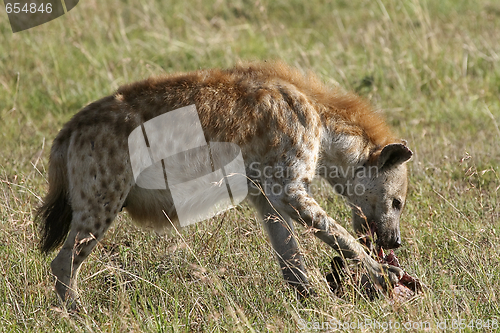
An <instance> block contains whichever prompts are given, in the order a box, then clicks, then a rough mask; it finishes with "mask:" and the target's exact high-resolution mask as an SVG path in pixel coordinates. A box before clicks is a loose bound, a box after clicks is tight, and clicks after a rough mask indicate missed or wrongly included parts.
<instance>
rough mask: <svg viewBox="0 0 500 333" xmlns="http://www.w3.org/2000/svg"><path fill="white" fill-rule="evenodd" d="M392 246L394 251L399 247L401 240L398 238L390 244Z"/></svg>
mask: <svg viewBox="0 0 500 333" xmlns="http://www.w3.org/2000/svg"><path fill="white" fill-rule="evenodd" d="M392 246H393V248H394V249H397V248H398V247H400V246H401V238H400V237H398V238H397V239H396V241H395V242H394V243H393V244H392Z"/></svg>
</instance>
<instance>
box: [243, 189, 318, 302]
mask: <svg viewBox="0 0 500 333" xmlns="http://www.w3.org/2000/svg"><path fill="white" fill-rule="evenodd" d="M251 198H252V199H251V201H252V203H253V204H254V205H255V206H256V208H257V210H258V211H259V214H260V216H261V218H262V220H263V224H264V227H265V229H266V231H267V234H268V235H269V240H270V241H271V244H272V246H273V249H274V250H275V252H276V258H277V259H278V262H279V265H280V268H281V271H282V273H283V277H284V279H285V281H286V282H288V283H289V284H290V285H291V286H293V287H294V288H295V289H296V290H297V292H298V293H299V295H300V296H301V297H302V296H307V295H308V294H309V292H310V291H309V281H308V280H307V276H306V272H305V268H304V264H303V262H302V261H303V260H302V254H301V253H300V251H299V247H298V244H297V240H296V239H295V236H294V227H293V221H292V219H291V218H290V216H288V214H286V213H285V212H278V211H277V210H276V209H275V208H274V207H272V206H271V205H270V204H269V201H268V199H267V198H266V197H264V196H263V195H262V194H260V195H258V196H255V197H251Z"/></svg>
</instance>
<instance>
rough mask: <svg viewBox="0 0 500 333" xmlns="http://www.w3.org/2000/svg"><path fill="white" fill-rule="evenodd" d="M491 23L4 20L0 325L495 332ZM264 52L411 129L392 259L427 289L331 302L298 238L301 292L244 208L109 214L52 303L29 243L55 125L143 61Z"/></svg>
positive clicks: (118, 7)
mask: <svg viewBox="0 0 500 333" xmlns="http://www.w3.org/2000/svg"><path fill="white" fill-rule="evenodd" d="M2 15H5V14H3V13H2ZM499 32H500V5H498V4H497V3H496V2H495V1H486V0H477V1H474V2H467V1H453V0H444V1H425V0H406V1H396V0H387V1H371V0H362V1H350V2H349V1H344V0H336V1H320V0H317V1H308V2H303V1H298V0H292V1H288V2H284V1H273V2H271V1H261V0H259V1H256V2H248V1H216V2H214V3H210V4H209V3H206V2H202V1H201V0H187V1H183V2H169V1H162V2H146V1H139V2H125V1H124V2H119V1H116V0H111V1H108V2H106V3H103V2H96V1H93V0H88V1H81V2H80V4H79V5H78V6H77V7H76V8H75V9H74V10H72V11H71V12H70V13H69V14H67V15H65V16H63V17H61V18H59V19H57V20H55V21H53V22H51V23H48V24H45V25H43V26H40V27H37V28H35V29H31V30H28V31H26V32H22V33H17V34H12V33H11V31H10V27H9V26H8V22H7V20H2V21H1V22H0V118H1V119H0V124H1V125H0V142H1V148H0V272H1V273H0V274H1V275H2V277H1V278H0V301H1V304H2V306H1V307H0V330H2V331H3V330H4V331H51V332H52V331H69V330H78V331H92V332H93V331H97V332H101V331H134V332H135V331H161V332H163V331H176V332H177V331H181V332H185V331H215V332H219V331H252V330H254V331H258V332H260V331H266V330H268V331H273V332H274V331H276V332H285V331H298V330H300V329H301V328H303V327H304V326H306V324H307V325H309V328H314V327H312V326H311V325H313V323H315V322H316V323H318V325H319V324H320V323H326V322H331V323H334V322H335V320H337V321H339V322H342V323H356V322H359V323H363V324H364V323H367V321H368V320H377V321H378V323H380V324H388V323H392V324H393V325H395V323H399V325H400V328H399V329H398V328H396V329H393V330H392V331H403V330H404V327H403V326H402V325H403V324H406V325H407V324H408V323H410V324H412V325H416V326H415V327H417V326H418V325H424V326H425V325H426V324H425V323H429V325H431V326H430V327H431V331H436V330H438V328H439V327H438V324H440V323H441V325H442V323H447V330H448V331H453V330H454V329H453V328H454V327H453V324H455V325H462V322H461V320H463V323H465V324H466V325H469V324H471V325H474V327H472V326H465V329H464V331H476V330H477V326H478V325H483V323H489V324H490V328H486V329H485V331H494V329H493V326H492V325H493V324H494V323H496V324H497V325H498V324H499V322H500V316H499V313H500V308H499V305H498V304H500V302H499V297H500V295H499V293H498V291H499V290H500V263H499V258H500V253H499V252H500V250H499V247H498V243H499V241H500V222H499V221H500V208H499V207H500V204H499V188H500V168H499V164H500V145H499V141H500V131H499V123H500V102H499V98H500V59H499V55H500V44H498V40H500V33H499ZM270 58H280V59H283V60H284V61H286V62H288V63H290V64H292V65H294V66H297V67H299V68H301V69H303V70H305V71H307V70H312V71H314V72H316V73H318V74H319V75H320V76H321V77H322V78H323V79H324V80H325V81H326V82H328V83H330V84H332V85H336V84H339V85H341V86H343V87H346V88H348V89H352V90H356V91H357V92H358V93H359V94H361V95H363V96H365V97H367V98H369V99H370V100H371V101H372V103H373V104H375V105H377V106H378V107H379V108H381V109H382V110H383V112H384V113H385V115H386V117H387V119H388V121H389V123H390V124H391V126H394V127H395V128H396V131H397V132H398V133H399V134H400V135H401V137H404V138H406V139H408V141H409V144H410V146H411V147H412V149H413V150H414V152H415V153H416V154H415V158H414V160H413V162H412V163H411V187H410V195H409V198H408V205H407V208H406V211H405V213H404V218H403V222H402V236H403V239H404V247H403V248H402V249H401V250H399V252H398V256H399V257H400V259H401V262H402V264H403V266H404V267H405V269H407V270H408V271H409V272H411V273H412V274H414V275H416V276H418V277H419V278H420V279H421V280H422V281H423V282H424V283H425V284H426V285H427V287H428V288H427V290H426V293H425V295H424V296H423V297H419V298H416V299H414V300H413V301H411V302H408V303H404V304H391V302H389V301H388V300H386V299H381V300H378V301H375V302H367V301H365V300H363V299H359V297H357V295H356V293H353V294H352V295H348V297H346V298H345V299H338V298H335V297H333V296H332V295H331V294H330V293H329V291H328V289H327V287H326V285H325V282H324V276H325V274H326V273H327V271H328V263H329V260H330V258H331V257H332V256H333V255H334V253H333V251H332V250H330V249H329V248H327V247H326V246H324V245H323V244H320V243H319V242H318V241H317V240H315V239H314V238H313V237H312V236H310V235H308V234H303V235H301V246H302V247H303V249H304V252H305V254H306V261H307V264H308V267H309V271H310V274H311V280H312V281H313V285H314V287H315V289H316V291H317V293H318V295H317V296H316V297H313V298H311V299H310V300H308V301H307V302H306V303H304V304H301V303H300V302H298V301H296V299H295V298H294V294H293V291H292V290H290V289H289V288H288V287H287V286H286V285H285V284H284V283H283V282H282V280H281V276H280V274H279V272H278V268H277V265H276V264H275V262H274V259H273V253H272V251H271V248H270V246H269V244H268V242H267V240H266V237H265V235H264V234H263V231H262V228H261V226H260V225H259V222H258V221H257V220H256V217H255V215H254V212H253V211H252V210H251V209H250V208H249V207H247V206H245V205H244V206H242V207H240V208H238V209H235V210H232V211H230V212H228V213H226V214H225V215H223V216H220V217H217V218H214V219H211V220H210V221H207V222H204V223H199V224H196V225H194V226H192V227H189V228H187V229H185V230H181V231H180V234H181V236H182V237H170V238H161V237H159V236H155V235H154V234H152V233H149V232H145V231H142V230H139V229H137V228H135V227H134V226H133V225H131V224H130V222H129V220H128V218H127V216H126V215H122V216H121V217H120V218H119V219H118V220H117V221H116V223H115V224H114V226H113V228H112V230H110V231H109V232H108V234H107V236H106V238H105V239H104V240H103V242H102V243H101V244H99V245H98V247H97V249H96V251H94V252H93V254H92V255H91V256H90V258H89V260H88V261H87V262H86V263H85V264H84V267H83V269H82V271H81V274H80V287H81V289H82V291H83V292H82V311H81V313H80V314H78V315H70V314H68V313H66V312H64V311H62V310H60V307H59V305H60V304H59V303H58V300H57V298H56V296H55V293H54V292H53V290H52V286H53V278H52V277H51V276H50V274H49V270H48V267H49V262H50V260H51V258H50V257H47V258H46V257H43V256H42V255H40V254H39V253H38V251H37V250H36V242H37V236H36V226H35V225H33V222H32V212H33V209H34V208H35V207H36V206H38V205H39V203H40V197H41V196H43V194H44V193H45V191H46V168H47V162H48V161H47V159H48V150H49V147H50V143H51V141H52V139H53V138H54V137H55V135H56V133H57V132H58V130H59V129H60V128H61V126H62V124H64V122H66V121H67V120H68V119H69V118H70V117H71V116H72V114H74V113H75V112H76V111H77V110H78V109H79V108H81V107H82V106H83V105H85V104H86V103H88V102H91V101H93V100H96V99H98V98H100V97H102V96H104V95H107V94H110V93H112V92H113V91H114V90H115V89H116V88H117V87H118V86H119V85H120V84H123V83H126V82H130V81H133V80H137V79H140V78H144V77H146V76H148V75H150V74H153V73H154V74H158V73H161V72H172V71H186V70H192V69H197V68H202V67H203V68H205V67H213V66H222V67H227V66H230V65H232V64H234V63H236V62H237V61H239V60H255V59H270ZM318 200H319V201H320V202H321V205H322V206H323V207H324V208H325V209H327V211H328V212H329V213H330V214H331V216H332V217H334V218H336V219H337V220H339V221H342V222H343V223H345V225H348V220H349V215H348V211H347V208H346V207H345V205H344V203H343V202H342V200H341V199H339V198H337V197H334V196H333V194H332V193H331V191H330V190H328V188H326V187H325V188H324V191H323V192H322V193H320V195H319V196H318ZM301 232H302V230H300V231H299V233H301ZM488 320H489V322H487V321H488ZM325 325H326V324H323V328H325V327H326V326H325ZM393 327H394V326H393ZM422 327H423V326H422ZM382 328H383V327H382ZM382 328H381V329H380V330H382ZM313 330H314V329H313ZM419 330H420V329H416V331H419ZM314 331H316V330H314ZM353 331H355V330H353ZM364 331H367V332H371V331H373V330H372V329H370V328H369V327H364Z"/></svg>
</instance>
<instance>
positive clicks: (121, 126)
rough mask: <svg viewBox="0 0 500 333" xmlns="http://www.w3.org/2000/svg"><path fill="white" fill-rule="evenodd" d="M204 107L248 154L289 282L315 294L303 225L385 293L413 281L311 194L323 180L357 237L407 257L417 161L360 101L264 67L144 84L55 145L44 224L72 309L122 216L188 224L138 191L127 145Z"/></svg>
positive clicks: (88, 110) (158, 224)
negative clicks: (80, 282) (165, 119)
mask: <svg viewBox="0 0 500 333" xmlns="http://www.w3.org/2000/svg"><path fill="white" fill-rule="evenodd" d="M193 104H194V105H195V106H196V109H197V112H198V116H199V119H200V122H201V125H202V128H203V132H204V135H205V137H206V139H207V141H209V140H210V141H219V142H230V143H234V144H236V145H238V146H239V147H240V149H241V153H242V156H243V159H244V162H245V168H246V173H247V177H248V186H249V189H250V190H249V194H248V196H247V198H248V199H249V201H250V202H251V203H253V205H254V206H255V207H256V208H257V210H258V212H259V213H260V216H261V217H262V219H263V221H264V226H265V229H266V230H267V232H268V234H269V238H270V241H271V244H272V246H273V247H274V250H275V252H276V257H277V259H278V262H279V264H280V267H281V269H282V272H283V275H284V278H285V280H286V281H287V282H289V283H290V284H292V285H293V286H295V287H296V288H297V290H298V291H299V292H300V293H302V294H304V293H307V291H308V279H307V274H306V270H305V268H304V265H303V260H302V256H301V254H300V252H299V250H298V245H297V241H296V239H295V238H294V233H293V230H294V226H293V223H292V221H297V222H300V223H302V224H304V225H306V226H307V227H309V228H310V229H311V230H312V231H313V232H314V234H315V235H316V236H317V237H318V238H319V239H321V240H322V241H323V242H325V243H326V244H328V245H330V246H331V247H332V248H334V249H335V250H336V251H338V252H339V253H340V254H341V255H342V256H344V257H345V258H351V259H357V260H359V261H361V262H362V263H363V264H364V265H365V267H366V268H367V270H368V271H369V273H370V276H371V277H372V279H373V280H374V281H375V282H377V283H378V284H380V285H382V286H383V287H385V288H387V287H388V284H387V283H386V282H387V281H389V282H390V283H394V282H396V281H397V280H398V279H399V277H400V275H401V273H402V272H401V270H399V269H398V268H396V267H393V266H387V265H381V264H379V263H377V262H376V261H375V260H374V259H372V258H371V257H370V256H369V255H368V254H367V252H366V250H365V247H363V246H362V245H361V244H360V243H359V242H358V241H357V240H356V238H354V237H353V236H352V235H351V234H349V233H348V232H347V231H346V230H345V229H344V228H343V227H342V226H340V225H339V224H338V223H337V222H336V221H335V220H334V219H333V218H331V217H330V216H328V214H327V213H326V212H325V211H324V210H323V209H322V208H321V207H320V206H319V205H318V203H317V202H316V200H315V199H314V198H313V196H312V191H311V187H310V185H311V182H312V180H313V178H314V177H315V176H320V177H323V178H325V179H326V180H327V181H328V182H329V183H330V184H331V185H332V186H333V187H334V188H335V189H336V190H337V192H339V193H340V194H341V195H343V196H344V197H345V198H346V199H347V201H348V202H349V203H350V204H351V206H352V209H353V226H354V230H355V232H356V234H357V236H362V235H375V234H376V236H377V243H378V244H379V245H380V246H382V247H384V248H388V249H390V248H396V247H399V246H400V245H401V237H400V232H399V217H400V214H401V211H402V209H403V207H404V204H405V198H406V192H407V167H406V165H405V162H406V161H408V160H409V159H410V158H411V155H412V152H411V151H410V150H409V149H408V148H407V147H406V145H405V143H404V142H402V141H401V140H397V139H396V138H395V137H394V136H393V135H392V134H391V132H390V130H389V129H388V127H387V125H386V124H385V123H384V121H383V119H382V118H381V117H380V116H379V115H378V114H377V113H375V112H374V111H373V110H372V108H371V107H370V106H369V104H367V103H366V102H365V101H364V100H362V99H361V98H359V97H358V96H356V95H354V94H352V93H347V92H344V91H342V90H340V89H331V88H328V87H326V86H325V85H323V84H322V83H321V82H320V81H319V80H318V79H316V78H315V77H314V76H313V75H311V74H310V75H302V74H301V73H300V72H299V71H298V70H295V69H291V68H289V67H288V66H286V65H284V64H282V63H262V64H249V65H240V66H236V67H234V68H231V69H228V70H220V69H211V70H200V71H195V72H190V73H178V74H171V75H164V76H158V77H151V78H149V79H146V80H144V81H140V82H136V83H132V84H129V85H126V86H123V87H121V88H119V89H118V91H117V92H116V93H115V94H113V95H111V96H108V97H104V98H103V99H101V100H99V101H96V102H94V103H92V104H90V105H88V106H86V107H85V108H84V109H83V110H81V111H80V112H78V113H77V114H76V115H75V116H74V117H73V118H72V119H71V120H70V121H69V122H68V123H67V124H66V125H65V126H64V128H63V129H62V130H61V131H60V132H59V134H58V135H57V137H56V139H55V140H54V143H53V145H52V149H51V154H50V167H49V171H48V173H49V174H48V180H49V191H48V194H47V196H46V197H45V201H44V204H43V206H42V207H41V208H40V209H39V211H38V214H37V216H38V219H39V220H40V221H41V230H42V239H41V250H42V251H43V252H45V253H47V252H49V251H51V250H54V249H56V248H57V247H59V246H60V245H61V244H62V248H61V250H60V251H59V254H58V255H57V257H56V258H55V259H54V260H53V261H52V264H51V268H52V272H53V274H54V275H55V276H56V278H57V282H56V291H57V293H58V294H59V296H60V297H61V298H62V299H63V300H68V299H69V300H74V299H75V297H76V290H77V283H76V278H77V273H78V269H79V268H80V265H81V264H82V262H83V261H84V260H85V258H87V256H88V255H89V254H90V252H91V251H92V249H93V248H94V246H95V245H96V242H97V241H99V240H100V239H102V237H103V236H104V234H105V232H106V230H107V229H108V228H109V226H110V225H111V223H112V222H113V220H114V219H115V217H116V215H117V214H118V213H119V212H120V211H121V209H122V208H124V207H125V209H126V210H127V211H128V213H129V214H130V215H131V217H132V218H133V219H134V220H136V221H138V222H139V224H142V225H146V226H152V227H154V228H156V229H162V228H163V227H168V226H169V225H170V223H174V224H175V223H176V221H177V213H176V209H175V207H174V205H173V201H172V196H171V194H170V193H169V191H168V189H167V190H148V189H144V188H141V187H139V186H137V184H135V181H134V177H133V174H132V168H131V162H130V157H129V150H128V147H127V138H128V137H129V135H130V134H131V132H132V131H133V130H134V129H135V128H137V127H140V126H142V124H144V123H145V122H147V121H148V120H151V119H153V118H155V117H157V116H158V115H160V114H163V113H165V112H168V111H171V110H175V109H178V108H181V107H185V106H188V105H193ZM166 144H168V143H166ZM166 216H168V217H169V219H167V218H166ZM278 216H279V218H278Z"/></svg>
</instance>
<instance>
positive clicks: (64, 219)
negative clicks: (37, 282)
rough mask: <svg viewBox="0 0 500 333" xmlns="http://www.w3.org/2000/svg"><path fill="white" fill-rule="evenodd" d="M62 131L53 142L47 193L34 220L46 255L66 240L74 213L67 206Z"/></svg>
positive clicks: (65, 138) (65, 140) (64, 135)
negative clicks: (37, 224) (37, 223)
mask: <svg viewBox="0 0 500 333" xmlns="http://www.w3.org/2000/svg"><path fill="white" fill-rule="evenodd" d="M65 132H66V131H64V130H63V131H61V132H60V133H59V135H58V136H57V138H56V139H55V140H54V143H53V145H52V149H51V152H50V163H49V192H48V193H47V195H46V197H45V199H44V203H43V205H42V206H41V207H40V208H38V210H37V212H36V216H35V220H36V221H38V222H39V224H40V233H41V239H40V244H39V247H40V250H41V251H42V252H43V253H49V252H51V251H52V250H55V249H56V248H57V247H59V246H60V245H61V244H62V243H63V242H64V240H65V239H66V237H67V235H68V232H69V229H70V225H71V219H72V217H73V210H72V208H71V205H70V203H69V192H68V189H69V186H68V184H69V183H68V172H67V168H68V159H67V155H68V145H69V135H68V133H65Z"/></svg>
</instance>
